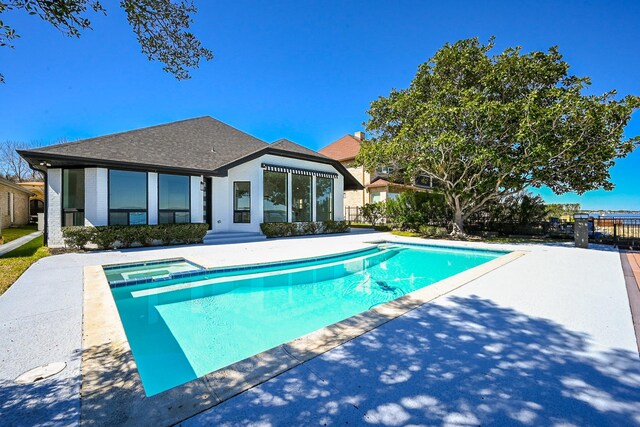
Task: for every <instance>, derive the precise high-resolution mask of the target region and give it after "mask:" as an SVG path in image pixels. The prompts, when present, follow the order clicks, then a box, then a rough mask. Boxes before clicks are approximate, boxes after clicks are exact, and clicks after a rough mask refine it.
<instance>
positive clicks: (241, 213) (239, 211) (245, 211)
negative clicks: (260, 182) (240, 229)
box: [233, 181, 251, 224]
mask: <svg viewBox="0 0 640 427" xmlns="http://www.w3.org/2000/svg"><path fill="white" fill-rule="evenodd" d="M236 184H248V185H249V209H238V199H237V198H236ZM236 215H239V217H240V219H241V220H240V221H237V220H236ZM245 217H247V218H246V219H247V220H246V221H245V220H244V219H245ZM233 223H234V224H251V181H233Z"/></svg>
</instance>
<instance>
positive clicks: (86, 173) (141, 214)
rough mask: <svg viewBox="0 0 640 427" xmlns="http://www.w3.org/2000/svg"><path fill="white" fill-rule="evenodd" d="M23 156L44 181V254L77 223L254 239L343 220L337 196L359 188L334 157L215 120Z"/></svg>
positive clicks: (177, 124)
mask: <svg viewBox="0 0 640 427" xmlns="http://www.w3.org/2000/svg"><path fill="white" fill-rule="evenodd" d="M19 153H20V155H21V156H22V157H23V158H24V159H25V160H26V161H27V162H29V164H30V165H31V167H33V168H36V169H38V170H40V171H42V172H43V173H44V175H45V191H46V206H45V216H46V220H45V223H46V227H45V235H46V241H47V244H48V245H49V246H60V245H62V244H63V239H62V227H65V226H74V225H75V226H100V225H136V224H170V223H188V222H191V223H207V224H209V228H210V230H211V233H223V232H247V233H259V232H260V224H261V223H262V222H305V221H326V220H342V219H343V191H344V190H357V189H360V188H362V186H361V185H360V183H359V182H358V181H357V180H356V179H355V178H354V177H353V176H352V175H351V174H350V173H349V172H348V171H347V170H346V168H345V167H344V166H343V165H342V164H341V163H340V162H338V161H336V160H334V159H331V158H329V157H326V156H323V155H322V154H319V153H317V152H315V151H313V150H310V149H308V148H305V147H303V146H301V145H298V144H296V143H294V142H291V141H289V140H286V139H281V140H279V141H276V142H274V143H272V144H269V143H267V142H265V141H262V140H260V139H258V138H255V137H253V136H251V135H248V134H247V133H245V132H242V131H240V130H238V129H235V128H233V127H231V126H229V125H227V124H225V123H222V122H220V121H218V120H216V119H214V118H212V117H199V118H195V119H189V120H182V121H178V122H173V123H167V124H162V125H158V126H152V127H147V128H143V129H138V130H132V131H129V132H123V133H116V134H112V135H106V136H101V137H97V138H90V139H85V140H81V141H75V142H70V143H64V144H58V145H52V146H49V147H42V148H36V149H33V150H22V151H19Z"/></svg>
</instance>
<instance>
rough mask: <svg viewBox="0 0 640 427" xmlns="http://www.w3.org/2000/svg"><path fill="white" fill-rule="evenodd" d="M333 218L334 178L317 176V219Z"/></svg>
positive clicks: (326, 219)
mask: <svg viewBox="0 0 640 427" xmlns="http://www.w3.org/2000/svg"><path fill="white" fill-rule="evenodd" d="M328 220H333V179H332V178H322V177H319V176H318V177H316V221H328Z"/></svg>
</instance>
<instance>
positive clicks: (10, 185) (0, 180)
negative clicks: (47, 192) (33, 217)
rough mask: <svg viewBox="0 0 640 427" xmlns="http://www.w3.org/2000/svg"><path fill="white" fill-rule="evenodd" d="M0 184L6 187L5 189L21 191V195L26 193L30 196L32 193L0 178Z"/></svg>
mask: <svg viewBox="0 0 640 427" xmlns="http://www.w3.org/2000/svg"><path fill="white" fill-rule="evenodd" d="M0 184H2V185H6V186H7V187H10V188H13V189H14V190H18V191H22V192H23V193H27V194H28V195H32V194H33V193H32V192H31V191H29V190H27V189H26V188H24V187H21V186H19V185H18V184H16V183H15V182H12V181H9V180H8V179H4V178H2V177H0Z"/></svg>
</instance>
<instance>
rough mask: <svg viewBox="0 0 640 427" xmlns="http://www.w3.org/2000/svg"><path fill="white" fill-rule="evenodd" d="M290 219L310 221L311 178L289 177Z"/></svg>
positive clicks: (293, 175)
mask: <svg viewBox="0 0 640 427" xmlns="http://www.w3.org/2000/svg"><path fill="white" fill-rule="evenodd" d="M291 200H292V201H291V205H292V206H291V219H292V220H293V222H304V221H311V176H309V175H298V174H295V173H294V174H292V175H291Z"/></svg>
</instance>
